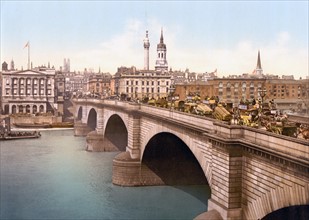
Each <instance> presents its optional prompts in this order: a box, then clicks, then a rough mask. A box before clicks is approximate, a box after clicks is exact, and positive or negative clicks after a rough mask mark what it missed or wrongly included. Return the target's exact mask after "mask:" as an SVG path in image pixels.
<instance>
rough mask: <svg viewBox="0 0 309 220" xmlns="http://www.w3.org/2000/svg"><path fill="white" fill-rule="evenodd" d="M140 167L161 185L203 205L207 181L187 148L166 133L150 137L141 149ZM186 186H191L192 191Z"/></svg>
mask: <svg viewBox="0 0 309 220" xmlns="http://www.w3.org/2000/svg"><path fill="white" fill-rule="evenodd" d="M142 165H143V166H147V167H148V169H150V170H151V171H152V172H153V173H155V174H156V175H157V176H158V177H159V178H160V179H161V180H162V181H163V183H164V184H165V185H170V186H173V187H175V188H177V189H179V190H182V191H184V192H186V193H188V194H191V195H192V196H194V197H195V198H197V199H199V200H200V201H202V202H203V203H205V204H207V202H208V199H210V195H211V190H210V187H209V183H208V181H207V178H206V176H205V174H204V172H203V170H202V168H201V166H200V164H199V162H198V161H197V159H196V158H195V156H194V155H193V153H192V152H191V150H190V148H189V147H188V146H187V145H186V144H185V143H184V142H183V141H182V140H181V139H180V138H179V137H177V136H176V135H174V134H172V133H168V132H162V133H158V134H156V135H155V136H153V137H152V138H151V139H150V140H149V142H148V143H147V145H146V147H145V152H144V154H143V158H142ZM188 185H192V186H193V185H195V186H196V187H195V190H192V188H191V189H189V188H188V187H186V186H188Z"/></svg>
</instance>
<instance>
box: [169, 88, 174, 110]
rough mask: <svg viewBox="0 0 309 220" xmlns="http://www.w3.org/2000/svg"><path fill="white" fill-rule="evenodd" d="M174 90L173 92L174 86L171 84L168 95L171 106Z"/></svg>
mask: <svg viewBox="0 0 309 220" xmlns="http://www.w3.org/2000/svg"><path fill="white" fill-rule="evenodd" d="M174 92H175V87H174V86H171V87H170V88H169V97H170V100H171V108H172V106H174V105H173V104H174Z"/></svg>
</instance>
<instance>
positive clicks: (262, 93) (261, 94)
mask: <svg viewBox="0 0 309 220" xmlns="http://www.w3.org/2000/svg"><path fill="white" fill-rule="evenodd" d="M258 93H259V95H260V96H261V98H262V103H261V106H260V113H261V116H262V115H263V102H264V97H265V96H266V89H264V88H259V89H258Z"/></svg>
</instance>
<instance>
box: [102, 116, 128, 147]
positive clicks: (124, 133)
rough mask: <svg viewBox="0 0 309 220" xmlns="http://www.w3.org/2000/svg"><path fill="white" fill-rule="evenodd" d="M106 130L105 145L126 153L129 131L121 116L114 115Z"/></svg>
mask: <svg viewBox="0 0 309 220" xmlns="http://www.w3.org/2000/svg"><path fill="white" fill-rule="evenodd" d="M104 130H105V134H104V145H107V144H110V145H111V146H110V148H113V149H118V150H119V151H126V147H127V145H128V130H127V128H126V126H125V124H124V122H123V120H122V119H121V117H120V116H119V115H116V114H114V115H112V116H111V117H110V118H109V119H108V121H107V124H106V127H105V129H104Z"/></svg>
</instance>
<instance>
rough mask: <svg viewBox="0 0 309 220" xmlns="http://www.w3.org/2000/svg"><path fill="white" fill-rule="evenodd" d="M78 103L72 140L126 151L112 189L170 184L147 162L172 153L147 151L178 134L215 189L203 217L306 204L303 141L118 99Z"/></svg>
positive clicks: (308, 171) (308, 169)
mask: <svg viewBox="0 0 309 220" xmlns="http://www.w3.org/2000/svg"><path fill="white" fill-rule="evenodd" d="M74 104H75V135H77V136H80V135H84V136H87V138H86V140H87V150H89V151H114V150H119V151H122V152H121V153H120V154H118V155H117V156H116V157H115V159H114V160H113V180H112V181H113V183H114V184H117V185H122V186H138V185H160V184H167V182H165V181H166V179H164V177H163V176H164V175H161V174H160V173H158V172H156V169H153V167H152V168H151V167H150V166H149V165H148V163H147V160H149V158H150V159H151V157H149V155H152V157H156V156H157V157H162V158H163V157H164V156H165V155H164V154H165V153H166V154H167V155H170V154H168V151H165V149H160V152H159V151H157V152H155V151H153V150H152V151H151V152H152V153H149V149H150V148H155V146H152V145H155V144H150V143H156V142H155V141H154V140H155V139H156V138H159V137H161V139H160V140H161V141H162V140H165V139H164V137H166V138H169V137H171V136H173V137H177V138H178V139H179V140H181V143H183V144H184V146H185V147H186V148H187V149H189V151H190V152H191V153H192V155H193V156H194V157H195V159H196V161H197V163H198V164H199V166H200V168H201V172H202V173H203V176H205V177H206V179H207V182H208V184H209V186H210V188H211V198H209V200H208V210H205V211H211V213H213V211H215V212H217V213H219V214H220V216H221V217H222V218H223V219H262V218H263V217H265V216H266V215H268V214H270V213H272V212H274V211H276V210H279V209H282V208H285V207H292V206H298V205H309V143H308V141H306V140H304V139H299V138H298V139H297V138H292V137H287V136H283V135H277V134H274V133H271V132H267V131H265V130H261V129H255V128H250V127H246V126H239V125H228V124H227V123H226V122H221V121H217V120H214V119H210V118H206V117H202V116H197V115H192V114H187V113H183V112H179V111H175V110H172V109H164V108H157V107H153V106H149V105H143V104H136V103H129V102H121V101H117V100H94V99H76V100H74ZM162 137H163V139H162ZM163 142H164V141H163ZM167 146H168V145H167ZM166 148H168V147H166ZM175 149H176V148H174V149H173V151H174V150H175ZM160 153H161V155H160ZM158 155H159V156H158ZM184 158H185V157H183V158H182V160H185V159H184ZM152 159H160V158H152ZM188 164H189V163H188ZM183 166H184V169H185V166H186V165H183ZM188 166H189V165H188ZM158 169H159V168H158ZM190 169H191V168H190ZM165 170H167V171H166V172H168V170H169V167H166V169H165ZM171 175H172V174H171ZM189 178H190V177H189ZM198 214H200V213H197V215H198ZM204 215H205V216H206V215H207V212H206V213H204Z"/></svg>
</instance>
